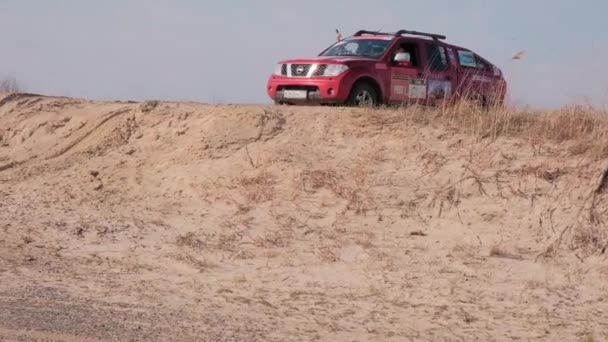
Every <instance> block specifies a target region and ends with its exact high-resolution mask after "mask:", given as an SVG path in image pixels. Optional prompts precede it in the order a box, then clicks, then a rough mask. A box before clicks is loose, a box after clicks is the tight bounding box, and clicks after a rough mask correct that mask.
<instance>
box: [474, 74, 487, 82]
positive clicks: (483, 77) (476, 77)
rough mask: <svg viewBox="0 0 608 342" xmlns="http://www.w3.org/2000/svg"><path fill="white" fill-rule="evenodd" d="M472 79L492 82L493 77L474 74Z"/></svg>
mask: <svg viewBox="0 0 608 342" xmlns="http://www.w3.org/2000/svg"><path fill="white" fill-rule="evenodd" d="M471 81H477V82H484V83H485V82H492V79H491V78H489V77H488V76H483V75H473V76H471Z"/></svg>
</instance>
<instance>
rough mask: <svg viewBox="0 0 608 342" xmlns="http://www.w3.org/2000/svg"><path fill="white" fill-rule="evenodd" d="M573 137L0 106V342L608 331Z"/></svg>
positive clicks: (208, 110) (168, 110) (279, 110)
mask: <svg viewBox="0 0 608 342" xmlns="http://www.w3.org/2000/svg"><path fill="white" fill-rule="evenodd" d="M566 145H567V144H565V145H563V146H540V147H539V146H537V145H535V144H531V143H529V142H527V141H524V140H517V139H511V140H509V139H500V140H498V141H493V142H492V141H487V140H484V139H481V140H480V139H473V138H472V137H470V136H466V135H461V134H458V133H457V132H455V131H454V130H452V129H449V128H446V127H433V126H432V125H420V124H417V123H415V122H412V121H411V120H406V119H405V118H404V117H402V116H401V115H400V113H399V112H398V111H377V112H371V111H369V110H350V109H349V110H344V109H337V108H320V107H319V108H317V107H310V108H304V107H261V106H231V105H221V106H219V105H205V104H193V103H156V102H146V103H124V102H123V103H121V102H103V103H102V102H93V101H86V100H79V99H69V98H52V97H40V96H27V95H17V96H10V97H4V98H3V99H2V98H0V340H6V341H41V340H44V341H129V340H137V341H139V340H142V341H169V340H171V341H513V340H515V341H540V340H546V341H556V340H562V341H584V340H586V341H604V340H608V299H606V294H607V292H606V290H607V289H608V288H607V285H606V284H608V283H607V282H606V281H607V280H608V264H607V263H606V258H605V256H604V254H603V253H602V249H604V251H605V246H603V245H602V244H603V243H604V241H605V238H606V235H605V231H606V230H605V229H601V224H600V223H601V222H603V220H602V218H603V217H605V215H606V214H605V213H606V210H605V208H608V205H605V204H604V202H605V201H604V198H603V196H604V195H603V191H599V190H598V191H597V192H594V190H596V189H597V184H598V179H599V177H600V175H601V173H602V169H603V167H605V166H606V165H604V163H602V162H594V161H589V160H586V159H585V157H584V156H579V157H573V156H572V155H571V153H568V151H569V149H568V146H566ZM592 194H595V195H593V196H592ZM589 203H592V204H589ZM590 206H592V208H591V207H590ZM592 212H593V213H595V214H594V215H595V216H593V215H591V214H589V215H591V216H593V217H591V218H589V217H586V216H585V215H586V214H585V213H592ZM593 222H595V224H593Z"/></svg>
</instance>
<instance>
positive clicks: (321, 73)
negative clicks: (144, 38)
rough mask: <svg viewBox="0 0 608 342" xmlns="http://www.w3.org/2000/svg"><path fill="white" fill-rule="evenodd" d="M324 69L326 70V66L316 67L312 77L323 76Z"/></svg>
mask: <svg viewBox="0 0 608 342" xmlns="http://www.w3.org/2000/svg"><path fill="white" fill-rule="evenodd" d="M325 69H327V64H319V65H317V70H315V73H314V75H313V76H323V74H324V73H325Z"/></svg>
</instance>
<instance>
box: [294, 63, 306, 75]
mask: <svg viewBox="0 0 608 342" xmlns="http://www.w3.org/2000/svg"><path fill="white" fill-rule="evenodd" d="M303 72H304V66H303V65H298V67H297V68H296V73H297V74H298V75H299V74H301V73H303Z"/></svg>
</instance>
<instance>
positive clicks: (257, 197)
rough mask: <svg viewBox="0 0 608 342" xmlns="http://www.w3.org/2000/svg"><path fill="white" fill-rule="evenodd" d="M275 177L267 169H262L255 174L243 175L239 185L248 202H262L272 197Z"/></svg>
mask: <svg viewBox="0 0 608 342" xmlns="http://www.w3.org/2000/svg"><path fill="white" fill-rule="evenodd" d="M275 184H276V180H275V177H274V176H273V175H272V174H271V173H270V172H269V171H267V170H263V171H261V172H260V173H258V174H257V175H256V176H252V177H243V178H241V179H240V180H239V185H240V186H241V187H243V188H244V190H245V197H246V198H247V200H248V201H249V202H250V203H264V202H268V201H270V200H272V199H273V197H274V185H275Z"/></svg>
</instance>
